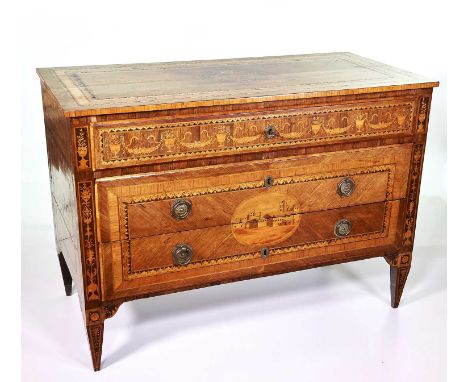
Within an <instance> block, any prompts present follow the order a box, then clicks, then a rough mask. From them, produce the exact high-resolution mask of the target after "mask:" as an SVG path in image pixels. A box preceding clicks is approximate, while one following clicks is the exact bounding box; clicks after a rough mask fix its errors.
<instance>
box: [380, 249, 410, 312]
mask: <svg viewBox="0 0 468 382" xmlns="http://www.w3.org/2000/svg"><path fill="white" fill-rule="evenodd" d="M411 257H412V254H411V252H404V253H401V254H398V255H395V256H386V257H385V259H386V260H387V262H388V263H389V264H390V293H391V296H392V308H398V305H399V304H400V299H401V294H402V293H403V289H404V287H405V283H406V279H407V278H408V273H409V271H410V268H411Z"/></svg>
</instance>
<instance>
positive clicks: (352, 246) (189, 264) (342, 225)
mask: <svg viewBox="0 0 468 382" xmlns="http://www.w3.org/2000/svg"><path fill="white" fill-rule="evenodd" d="M404 204H405V202H404V201H400V200H396V201H388V202H381V203H373V204H367V205H361V206H353V207H346V208H339V209H334V210H326V211H317V212H311V213H304V214H297V215H290V216H286V217H283V218H282V219H280V220H278V221H270V222H269V221H263V222H261V224H260V225H259V224H258V223H256V224H254V225H251V226H246V225H245V224H244V225H242V224H237V223H232V224H230V225H224V226H218V227H209V228H204V229H194V230H190V231H183V232H176V233H170V234H161V235H155V236H150V237H144V238H138V239H133V240H128V241H118V242H111V243H102V244H100V251H101V255H102V256H101V259H102V263H103V264H102V265H103V267H102V269H103V289H104V291H103V292H104V297H105V299H106V300H111V299H115V298H125V297H130V296H137V295H140V294H147V293H155V294H157V293H166V292H169V291H172V290H177V289H186V288H191V287H196V286H201V285H209V284H214V283H219V282H223V281H229V280H232V279H236V278H249V277H256V276H261V275H262V274H263V273H265V274H268V273H273V272H275V273H279V272H281V267H282V266H284V271H290V270H294V268H298V269H300V268H306V267H308V266H313V265H314V262H318V263H320V262H326V261H327V260H330V261H331V260H332V259H333V260H336V256H341V257H342V260H343V261H345V260H346V259H347V258H346V256H347V255H346V253H345V252H349V251H354V252H355V253H358V252H359V250H365V249H373V250H379V249H380V250H382V251H383V250H386V251H391V250H397V248H398V243H400V242H401V231H402V230H401V228H400V224H401V220H402V219H401V218H402V211H403V208H402V207H404ZM177 249H178V250H177ZM356 251H357V252H356ZM360 256H361V257H365V256H363V255H362V253H361V254H360ZM275 270H276V271H275Z"/></svg>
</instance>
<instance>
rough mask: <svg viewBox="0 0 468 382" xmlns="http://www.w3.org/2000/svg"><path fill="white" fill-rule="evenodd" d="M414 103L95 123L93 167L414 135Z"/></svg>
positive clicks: (383, 102) (411, 100)
mask: <svg viewBox="0 0 468 382" xmlns="http://www.w3.org/2000/svg"><path fill="white" fill-rule="evenodd" d="M416 101H417V99H416V98H406V99H398V100H379V101H367V102H354V103H349V104H343V105H339V106H317V107H310V108H304V109H296V110H287V111H277V112H261V113H249V114H247V113H245V114H235V115H223V116H218V117H203V118H202V117H199V118H193V117H191V118H185V119H180V118H179V119H175V118H173V117H172V118H167V117H166V118H159V119H151V120H149V119H142V120H126V121H113V122H100V123H95V124H93V125H92V129H93V134H92V136H93V148H94V149H93V150H94V155H93V168H94V169H106V168H116V167H126V166H140V165H145V164H153V163H161V162H170V161H174V160H187V159H197V158H206V157H213V156H221V155H230V154H240V153H249V152H259V151H265V150H271V149H272V148H281V147H291V146H303V145H307V146H312V145H320V144H324V143H329V142H330V143H334V142H337V141H343V140H348V139H349V140H351V139H359V138H362V137H375V138H379V137H382V136H389V135H397V136H399V135H400V136H401V135H410V134H412V133H413V126H414V125H415V123H414V122H415V115H416V111H417V105H416Z"/></svg>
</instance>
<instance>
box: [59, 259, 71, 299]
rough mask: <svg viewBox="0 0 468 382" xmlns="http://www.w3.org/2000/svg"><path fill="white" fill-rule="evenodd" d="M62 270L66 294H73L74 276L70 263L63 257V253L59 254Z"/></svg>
mask: <svg viewBox="0 0 468 382" xmlns="http://www.w3.org/2000/svg"><path fill="white" fill-rule="evenodd" d="M58 258H59V263H60V270H61V271H62V278H63V285H64V286H65V294H66V295H67V296H71V294H72V277H71V274H70V270H69V269H68V265H67V263H66V261H65V258H64V257H63V253H62V252H60V253H59V254H58Z"/></svg>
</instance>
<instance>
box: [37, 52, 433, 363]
mask: <svg viewBox="0 0 468 382" xmlns="http://www.w3.org/2000/svg"><path fill="white" fill-rule="evenodd" d="M37 72H38V74H39V77H40V79H41V87H42V96H43V105H44V122H45V132H46V138H47V151H48V156H49V170H50V182H51V194H52V207H53V216H54V226H55V234H56V246H57V254H58V257H59V264H60V268H61V270H62V275H63V280H64V286H65V291H66V294H67V295H69V294H71V292H72V280H73V283H74V284H75V286H76V291H77V294H78V296H79V300H80V304H81V309H82V312H83V315H84V320H85V324H86V329H87V333H88V340H89V343H90V350H91V355H92V360H93V366H94V369H95V370H99V369H100V362H101V361H100V359H101V351H102V340H103V332H104V321H105V319H107V318H110V317H112V316H113V315H114V314H115V313H116V311H117V309H118V307H119V305H120V304H122V303H123V302H126V301H130V300H133V299H137V298H143V297H149V296H156V295H161V294H166V293H173V292H178V291H183V290H187V289H192V288H199V287H204V286H209V285H215V284H220V283H225V282H233V281H237V280H244V279H250V278H254V277H262V276H268V275H274V274H278V273H283V272H290V271H297V270H300V269H306V268H312V267H318V266H323V265H329V264H337V263H341V262H345V261H354V260H361V259H366V258H370V257H376V256H380V257H384V258H385V259H386V261H387V262H388V264H389V265H390V289H391V296H392V297H391V305H392V306H393V307H397V306H398V304H399V302H400V298H401V294H402V291H403V288H404V285H405V281H406V278H407V276H408V273H409V270H410V267H411V258H412V249H413V246H414V232H415V227H416V216H417V209H418V197H419V185H420V181H421V173H422V165H423V158H424V151H425V142H426V136H427V127H428V121H429V111H430V104H431V97H432V88H433V87H435V86H438V82H435V81H431V80H428V79H424V78H423V77H420V76H418V75H415V74H412V73H409V72H406V71H403V70H401V69H397V68H394V67H391V66H388V65H385V64H382V63H378V62H375V61H372V60H369V59H366V58H363V57H359V56H356V55H354V54H351V53H330V54H313V55H301V56H284V57H263V58H247V59H233V60H215V61H195V62H178V63H156V64H130V65H105V66H88V67H67V68H43V69H38V70H37ZM176 206H178V208H179V209H180V210H177V209H176ZM178 214H181V215H178ZM181 248H182V249H181Z"/></svg>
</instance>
